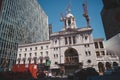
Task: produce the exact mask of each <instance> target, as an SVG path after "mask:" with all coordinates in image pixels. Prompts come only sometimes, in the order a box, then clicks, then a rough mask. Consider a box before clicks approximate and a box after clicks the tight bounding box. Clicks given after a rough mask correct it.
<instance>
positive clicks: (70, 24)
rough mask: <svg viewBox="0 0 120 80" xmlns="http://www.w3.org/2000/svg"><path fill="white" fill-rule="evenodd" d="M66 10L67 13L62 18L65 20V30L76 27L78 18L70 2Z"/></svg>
mask: <svg viewBox="0 0 120 80" xmlns="http://www.w3.org/2000/svg"><path fill="white" fill-rule="evenodd" d="M66 11H67V12H66V15H65V16H62V18H61V21H63V22H64V27H63V30H69V29H76V28H77V27H76V20H75V17H74V16H73V14H72V13H71V9H70V4H68V6H67V9H66Z"/></svg>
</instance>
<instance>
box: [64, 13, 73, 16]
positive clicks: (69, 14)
mask: <svg viewBox="0 0 120 80" xmlns="http://www.w3.org/2000/svg"><path fill="white" fill-rule="evenodd" d="M66 17H74V16H73V15H72V14H71V13H68V14H67V15H66Z"/></svg>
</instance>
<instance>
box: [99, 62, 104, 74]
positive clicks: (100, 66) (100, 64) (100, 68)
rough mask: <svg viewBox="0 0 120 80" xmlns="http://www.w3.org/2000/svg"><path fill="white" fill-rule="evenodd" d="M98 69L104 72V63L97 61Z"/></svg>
mask: <svg viewBox="0 0 120 80" xmlns="http://www.w3.org/2000/svg"><path fill="white" fill-rule="evenodd" d="M98 69H99V72H100V73H104V71H105V67H104V64H103V63H102V62H99V63H98Z"/></svg>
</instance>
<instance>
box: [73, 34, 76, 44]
mask: <svg viewBox="0 0 120 80" xmlns="http://www.w3.org/2000/svg"><path fill="white" fill-rule="evenodd" d="M75 43H76V39H75V36H73V44H75Z"/></svg>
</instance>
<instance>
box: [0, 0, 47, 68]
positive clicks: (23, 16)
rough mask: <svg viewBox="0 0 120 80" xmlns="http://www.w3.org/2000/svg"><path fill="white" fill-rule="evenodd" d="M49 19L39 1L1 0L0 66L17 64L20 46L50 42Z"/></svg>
mask: <svg viewBox="0 0 120 80" xmlns="http://www.w3.org/2000/svg"><path fill="white" fill-rule="evenodd" d="M48 38H49V31H48V17H47V15H46V14H45V12H44V11H43V10H42V8H41V7H40V5H39V4H38V2H37V0H0V66H2V65H3V64H4V61H5V58H7V59H6V62H8V66H9V67H11V66H12V64H14V63H15V60H16V57H17V49H18V44H24V43H32V42H38V41H43V40H48Z"/></svg>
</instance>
